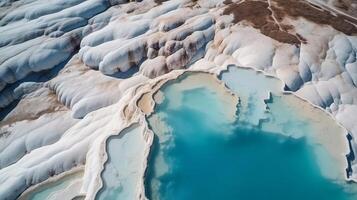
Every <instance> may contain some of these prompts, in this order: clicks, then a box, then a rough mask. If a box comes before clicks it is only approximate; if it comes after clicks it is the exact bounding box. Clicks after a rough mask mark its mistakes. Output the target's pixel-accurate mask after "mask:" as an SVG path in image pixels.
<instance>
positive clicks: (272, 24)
mask: <svg viewBox="0 0 357 200" xmlns="http://www.w3.org/2000/svg"><path fill="white" fill-rule="evenodd" d="M269 2H270V6H269ZM227 4H228V5H227V6H226V8H225V9H224V11H223V14H224V15H229V14H233V17H234V20H233V22H234V23H238V22H240V21H244V20H245V21H247V22H249V23H251V24H252V26H253V27H254V28H256V29H259V30H260V31H261V33H262V34H264V35H266V36H268V37H270V38H272V39H275V40H277V41H279V42H282V43H288V44H296V45H299V44H300V43H306V39H304V38H303V37H302V36H301V35H300V34H298V33H295V31H294V27H293V26H291V25H289V24H284V22H283V20H284V18H285V17H290V18H293V19H296V18H299V17H302V18H305V19H306V20H308V21H311V22H314V23H316V24H320V25H329V26H331V27H333V28H334V29H336V30H338V31H340V32H343V33H345V34H347V35H356V34H357V28H356V26H355V24H357V20H355V19H353V18H351V17H349V16H346V15H343V14H340V13H331V12H330V11H328V10H324V9H323V8H321V7H319V6H318V5H314V4H311V3H309V2H307V1H303V0H270V1H264V0H246V1H243V2H239V3H231V1H227Z"/></svg>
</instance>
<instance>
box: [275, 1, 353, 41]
mask: <svg viewBox="0 0 357 200" xmlns="http://www.w3.org/2000/svg"><path fill="white" fill-rule="evenodd" d="M274 2H275V3H276V6H274V7H273V8H272V9H273V10H274V13H276V15H277V19H278V20H282V19H283V18H284V17H285V16H289V17H293V18H298V17H303V18H305V19H307V20H309V21H312V22H314V23H316V24H321V25H330V26H332V27H333V28H334V29H336V30H338V31H341V32H343V33H345V34H347V35H354V34H357V28H356V26H355V25H354V24H357V20H355V19H353V18H351V17H348V16H345V15H342V14H339V13H334V14H332V13H331V12H330V11H327V10H323V9H321V8H319V7H317V6H316V5H313V4H311V3H308V2H306V1H302V0H274Z"/></svg>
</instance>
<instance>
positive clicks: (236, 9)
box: [223, 1, 305, 45]
mask: <svg viewBox="0 0 357 200" xmlns="http://www.w3.org/2000/svg"><path fill="white" fill-rule="evenodd" d="M223 14H224V15H229V14H233V16H234V20H233V22H234V23H238V22H240V21H243V20H246V21H248V22H250V23H252V25H253V27H254V28H257V29H259V30H260V31H261V32H262V34H264V35H266V36H268V37H270V38H273V39H275V40H277V41H279V42H282V43H288V44H295V45H299V44H300V43H304V42H305V40H302V41H301V40H300V39H299V37H297V36H296V35H293V34H291V33H289V32H288V31H287V30H284V29H283V30H281V29H280V28H283V27H279V25H278V24H277V23H276V22H275V20H274V18H273V16H272V15H273V13H272V12H271V10H270V9H269V4H268V3H267V2H266V1H244V2H241V3H231V4H229V5H228V6H227V7H226V9H225V10H224V11H223Z"/></svg>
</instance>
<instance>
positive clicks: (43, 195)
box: [27, 173, 82, 200]
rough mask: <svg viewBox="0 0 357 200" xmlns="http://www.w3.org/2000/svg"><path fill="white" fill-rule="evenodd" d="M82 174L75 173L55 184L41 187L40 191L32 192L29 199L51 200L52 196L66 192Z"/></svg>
mask: <svg viewBox="0 0 357 200" xmlns="http://www.w3.org/2000/svg"><path fill="white" fill-rule="evenodd" d="M80 176H82V173H75V174H70V175H66V176H64V177H63V178H60V179H58V180H56V181H54V182H51V183H48V184H46V185H43V186H40V188H39V189H36V190H35V191H34V192H32V193H31V194H30V195H29V197H28V198H27V199H29V200H46V199H50V197H51V195H53V194H54V193H56V192H58V191H61V190H64V189H65V188H66V187H68V186H69V185H70V184H71V183H72V182H73V181H75V180H77V179H78V178H79V177H80Z"/></svg>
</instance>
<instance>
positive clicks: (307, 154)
mask: <svg viewBox="0 0 357 200" xmlns="http://www.w3.org/2000/svg"><path fill="white" fill-rule="evenodd" d="M186 76H189V75H186ZM223 78H224V76H223ZM225 78H227V77H225ZM229 78H233V77H229ZM223 80H224V79H223ZM234 80H235V79H234ZM181 81H185V76H184V77H183V78H181V79H180V80H178V81H173V82H171V83H170V84H168V85H166V86H164V87H163V88H162V89H161V90H162V91H163V93H164V101H163V102H162V103H161V104H157V105H156V107H155V113H154V114H153V115H152V116H150V117H149V118H148V121H149V124H150V126H151V128H152V130H153V131H154V133H155V134H156V137H155V139H154V143H153V146H152V149H151V154H150V157H149V165H148V168H147V173H146V178H145V192H146V195H147V197H148V198H149V199H151V200H157V199H161V200H190V199H192V200H197V199H208V200H209V199H242V200H258V199H259V200H261V199H274V200H280V199H282V200H286V199H289V200H301V199H304V200H310V199H311V200H316V199H322V200H353V199H354V200H355V199H356V196H355V194H354V193H350V192H348V189H347V188H346V187H349V186H346V185H340V184H337V183H335V182H334V181H331V180H329V179H328V178H326V177H325V176H323V175H322V173H321V170H320V168H319V165H318V163H317V159H316V154H315V153H314V150H313V147H312V146H311V145H310V144H309V142H307V139H306V137H304V136H305V135H306V133H299V132H305V131H310V130H311V129H310V128H309V127H304V126H309V125H308V123H306V122H305V121H304V120H303V119H299V118H296V116H295V114H296V113H294V112H292V110H291V108H289V105H288V104H280V103H281V101H283V100H282V99H279V98H278V97H276V98H275V99H276V101H274V96H272V97H271V98H273V99H270V103H269V104H268V106H270V107H271V108H270V109H274V110H270V112H269V113H267V112H266V111H265V106H266V105H265V104H261V102H260V101H261V98H259V99H258V97H262V96H264V95H263V94H264V93H268V90H264V89H258V91H257V90H256V89H255V87H261V83H263V84H264V80H263V79H262V80H259V79H249V78H246V79H245V80H241V81H243V82H242V83H243V84H242V85H241V86H242V87H239V86H237V85H236V84H238V85H239V83H235V84H233V81H232V82H230V84H228V83H227V82H226V83H227V85H228V87H230V88H232V90H233V91H236V92H237V91H239V94H240V95H239V96H240V97H242V96H244V97H243V98H242V99H241V100H242V101H241V105H240V106H242V104H243V106H246V108H244V109H242V110H239V111H238V113H237V115H238V120H237V121H235V122H233V123H227V120H226V119H225V118H224V115H223V113H221V112H222V111H221V110H222V109H221V107H222V106H225V105H223V103H222V102H221V101H220V98H219V97H218V96H217V94H216V93H215V92H214V91H213V90H212V89H211V88H209V87H207V88H203V87H201V88H196V89H193V90H185V91H182V94H179V95H178V94H174V93H173V92H172V88H173V87H172V86H173V85H175V84H180V82H181ZM247 82H253V83H252V84H251V85H249V84H247ZM265 86H266V87H270V86H272V87H273V88H270V90H272V91H274V88H276V89H279V86H277V85H276V84H273V83H272V84H271V85H270V84H269V83H267V82H265ZM177 96H183V97H182V99H183V101H182V102H183V103H182V104H181V105H180V106H179V107H171V106H169V105H170V102H172V101H175V99H176V98H177ZM245 101H250V102H245ZM274 103H279V105H275V104H274ZM226 106H227V105H226ZM277 108H279V109H277ZM251 109H252V110H253V111H251ZM254 109H255V110H254ZM261 109H263V111H262V110H261ZM240 112H243V113H240ZM272 113H273V114H272ZM239 117H241V119H239ZM261 119H264V120H261ZM283 119H285V121H284V120H283ZM158 121H159V122H160V123H158ZM257 121H259V123H258V125H257V124H255V123H256V122H257ZM282 122H285V123H282ZM295 122H296V123H295ZM274 123H276V124H274ZM158 124H161V125H160V126H158ZM162 124H164V125H165V126H166V127H167V129H165V130H163V128H162ZM264 124H270V125H264ZM285 126H286V127H285ZM290 126H291V127H293V129H291V128H290ZM266 127H268V128H266ZM272 127H273V128H272ZM275 129H277V130H279V132H276V133H275V132H271V131H266V130H275ZM280 130H283V131H285V132H289V131H291V130H293V131H294V132H295V133H294V135H296V134H297V135H299V137H296V138H294V137H290V136H289V134H281V133H280ZM331 170H335V169H334V168H331Z"/></svg>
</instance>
